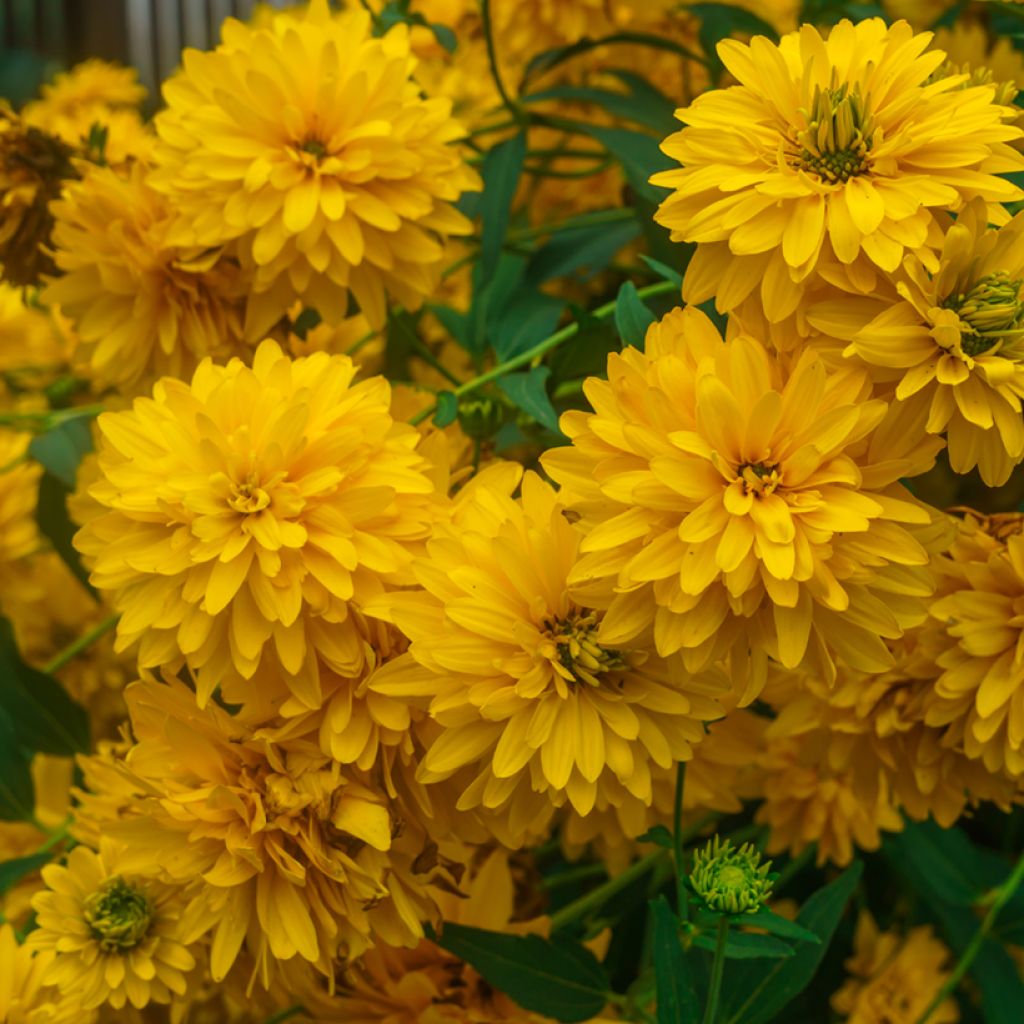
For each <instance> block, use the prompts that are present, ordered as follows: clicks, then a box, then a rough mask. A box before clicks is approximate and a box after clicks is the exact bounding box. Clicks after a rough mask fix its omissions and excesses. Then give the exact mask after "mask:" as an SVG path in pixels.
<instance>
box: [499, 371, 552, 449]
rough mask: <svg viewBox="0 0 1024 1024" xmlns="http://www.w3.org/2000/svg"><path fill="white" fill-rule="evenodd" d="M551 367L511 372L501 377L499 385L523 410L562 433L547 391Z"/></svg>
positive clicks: (546, 425) (544, 425)
mask: <svg viewBox="0 0 1024 1024" xmlns="http://www.w3.org/2000/svg"><path fill="white" fill-rule="evenodd" d="M550 375H551V369H550V367H547V366H535V367H534V368H533V369H532V370H527V371H525V372H524V373H509V374H506V376H504V377H499V378H498V381H497V384H498V387H499V388H501V390H502V391H503V392H504V393H505V395H506V396H507V397H508V398H509V399H510V400H511V401H512V402H513V403H514V404H515V405H516V406H517V407H518V408H520V409H522V410H523V412H525V413H527V414H528V415H530V416H531V417H532V418H533V419H535V420H536V421H537V422H538V423H539V424H541V426H543V427H547V429H548V430H550V431H552V432H553V433H555V434H560V433H561V430H560V429H559V427H558V413H556V412H555V407H554V406H553V405H552V404H551V399H550V398H549V397H548V392H547V387H546V384H547V379H548V377H549V376H550Z"/></svg>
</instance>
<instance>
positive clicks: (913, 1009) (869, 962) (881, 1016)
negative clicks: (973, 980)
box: [832, 910, 960, 1024]
mask: <svg viewBox="0 0 1024 1024" xmlns="http://www.w3.org/2000/svg"><path fill="white" fill-rule="evenodd" d="M853 942H854V953H853V956H852V957H850V959H849V960H847V961H846V970H847V971H848V972H849V974H850V977H849V978H847V980H846V982H845V983H844V984H843V987H842V988H841V989H839V991H838V992H836V994H835V995H834V996H833V997H832V1008H833V1009H834V1010H835V1011H836V1012H837V1013H840V1014H842V1015H843V1020H844V1021H845V1022H846V1024H916V1022H917V1021H918V1020H920V1018H921V1014H923V1013H924V1011H925V1009H926V1008H927V1007H928V1005H929V1003H931V1001H932V998H933V997H934V996H935V994H936V993H937V992H938V991H939V989H940V988H942V986H943V984H945V982H946V980H947V978H948V977H949V973H950V972H949V967H948V965H949V960H950V953H949V949H948V948H947V947H946V945H945V944H944V943H943V942H940V941H939V940H938V939H937V938H936V937H935V935H934V933H933V932H932V929H931V927H930V926H928V925H923V926H922V927H920V928H912V929H910V931H908V932H907V933H906V934H903V935H901V934H900V933H898V932H896V931H888V932H880V931H879V930H878V925H876V924H875V922H874V919H873V918H872V917H871V914H870V913H869V912H868V911H866V910H862V911H861V914H860V917H859V918H858V919H857V933H856V935H855V936H854V940H853ZM959 1019H960V1011H959V1010H958V1009H957V1005H956V1000H955V999H953V997H952V996H950V997H949V998H948V999H945V1000H943V1002H942V1003H941V1004H940V1005H939V1006H937V1007H936V1008H935V1009H934V1010H933V1011H932V1013H931V1016H930V1017H929V1018H928V1020H929V1021H934V1022H935V1024H955V1022H956V1021H958V1020H959Z"/></svg>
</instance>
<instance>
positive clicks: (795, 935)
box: [736, 907, 821, 945]
mask: <svg viewBox="0 0 1024 1024" xmlns="http://www.w3.org/2000/svg"><path fill="white" fill-rule="evenodd" d="M736 924H737V925H740V926H744V927H747V926H749V927H751V928H763V929H764V930H765V931H766V932H770V933H771V934H772V935H778V936H781V937H782V938H784V939H796V940H797V941H798V942H813V943H814V944H815V945H818V944H820V942H821V939H819V938H818V936H817V935H815V934H814V932H812V931H811V930H810V929H808V928H801V927H800V925H798V924H797V923H796V922H795V921H790V920H788V919H787V918H785V917H780V916H779V915H778V914H773V913H772V912H771V911H770V910H768V909H767V908H766V907H762V908H761V909H760V910H759V911H757V913H755V914H744V915H743V917H741V918H738V919H737V921H736Z"/></svg>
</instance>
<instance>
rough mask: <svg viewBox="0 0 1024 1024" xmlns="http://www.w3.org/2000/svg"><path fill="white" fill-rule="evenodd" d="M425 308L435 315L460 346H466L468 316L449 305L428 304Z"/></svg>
mask: <svg viewBox="0 0 1024 1024" xmlns="http://www.w3.org/2000/svg"><path fill="white" fill-rule="evenodd" d="M427 309H428V310H429V311H430V312H431V313H433V314H434V316H436V317H437V319H438V320H440V322H441V326H442V327H443V328H444V329H445V330H446V331H447V332H448V333H449V334H450V335H451V336H452V338H453V339H454V340H455V341H456V342H457V343H458V344H459V345H460V346H461V347H462V348H468V333H469V317H468V316H467V314H465V313H462V312H460V311H459V310H457V309H452V307H451V306H441V305H437V306H434V305H430V306H427Z"/></svg>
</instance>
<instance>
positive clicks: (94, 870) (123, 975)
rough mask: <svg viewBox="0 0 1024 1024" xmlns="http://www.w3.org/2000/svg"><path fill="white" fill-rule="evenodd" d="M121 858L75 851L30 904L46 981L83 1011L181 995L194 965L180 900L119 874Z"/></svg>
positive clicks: (111, 852)
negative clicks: (49, 956) (46, 960)
mask: <svg viewBox="0 0 1024 1024" xmlns="http://www.w3.org/2000/svg"><path fill="white" fill-rule="evenodd" d="M121 863H122V861H121V855H120V851H117V850H115V849H114V848H112V847H111V848H109V849H103V850H101V852H100V853H95V852H94V851H92V850H90V849H89V848H88V847H87V846H76V847H75V848H74V849H73V850H72V851H71V853H70V854H68V859H67V866H62V865H59V864H50V865H48V866H47V867H45V868H43V881H44V882H45V883H46V886H47V890H46V891H45V892H41V893H40V894H39V895H37V896H36V897H35V898H34V899H33V900H32V906H33V907H34V908H35V911H36V919H37V922H38V925H39V927H38V928H37V929H36V930H35V931H33V932H32V933H31V937H30V938H29V940H28V944H29V945H30V946H31V948H32V949H36V950H46V951H50V952H53V953H54V954H56V955H55V957H54V959H53V962H52V964H51V965H50V967H49V968H48V969H47V971H46V975H45V979H44V980H45V981H46V982H47V983H48V984H52V985H56V986H57V987H58V988H59V989H60V990H61V991H62V992H63V993H65V994H66V995H68V996H74V997H77V998H79V999H80V1000H81V1003H82V1006H83V1007H85V1009H87V1010H91V1009H94V1008H95V1007H98V1006H101V1005H103V1004H104V1003H109V1004H110V1005H111V1006H113V1007H114V1008H115V1009H120V1008H121V1007H123V1006H125V1005H126V1004H127V1003H130V1004H131V1005H132V1006H134V1007H136V1008H138V1009H141V1008H142V1007H143V1006H146V1005H147V1004H148V1003H150V1002H156V1003H169V1002H170V1001H171V995H172V993H173V994H174V995H177V996H181V995H184V993H185V988H186V982H185V975H186V974H187V973H188V972H189V971H191V970H192V968H193V967H194V966H195V963H196V962H195V958H194V957H193V956H192V954H191V953H190V952H189V951H188V949H187V948H186V946H185V945H184V943H183V942H182V938H181V936H182V920H181V911H182V894H181V891H180V890H179V889H177V888H174V887H170V886H165V885H161V884H159V883H157V882H154V881H153V880H152V879H142V878H139V877H136V876H134V875H133V874H132V873H130V872H127V871H125V872H122V869H121Z"/></svg>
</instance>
